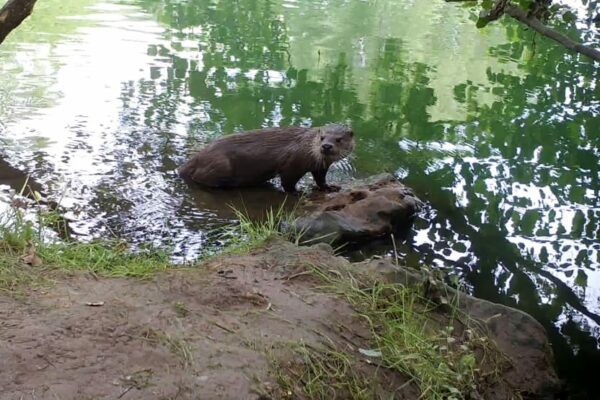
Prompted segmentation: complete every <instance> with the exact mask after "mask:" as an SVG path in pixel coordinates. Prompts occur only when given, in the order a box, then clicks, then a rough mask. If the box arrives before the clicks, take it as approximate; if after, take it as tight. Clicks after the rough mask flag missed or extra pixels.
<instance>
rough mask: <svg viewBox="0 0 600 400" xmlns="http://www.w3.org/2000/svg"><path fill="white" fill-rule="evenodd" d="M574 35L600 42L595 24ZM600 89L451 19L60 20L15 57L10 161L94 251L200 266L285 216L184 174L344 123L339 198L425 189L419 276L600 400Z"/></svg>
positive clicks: (157, 14) (571, 70) (78, 2)
mask: <svg viewBox="0 0 600 400" xmlns="http://www.w3.org/2000/svg"><path fill="white" fill-rule="evenodd" d="M589 3H590V4H589V5H588V6H590V7H591V6H592V5H591V4H592V3H593V2H589ZM582 7H583V6H582ZM569 34H570V35H572V36H574V37H580V38H582V40H584V41H586V42H587V43H592V44H594V43H595V44H596V45H598V43H600V36H599V34H598V31H597V30H596V29H594V28H593V27H590V26H588V25H587V24H586V23H585V21H583V20H581V21H580V22H579V23H578V25H577V27H574V28H570V30H569ZM598 85H599V82H598V68H597V66H594V64H593V63H591V62H590V61H588V60H586V59H582V58H580V57H577V56H574V55H573V54H571V53H567V52H566V51H565V50H564V49H562V48H559V47H556V46H554V45H553V44H552V43H549V42H548V41H547V40H544V39H542V38H540V37H539V36H534V35H533V34H532V33H531V32H530V31H528V30H525V29H522V28H521V27H520V26H518V25H517V24H511V23H504V22H502V23H496V24H492V26H490V27H488V28H486V29H485V30H483V31H478V30H477V29H476V28H475V26H474V22H473V20H472V16H471V15H470V13H469V11H468V8H464V7H461V6H460V5H457V4H447V3H445V2H443V1H442V0H439V1H418V2H417V1H411V0H403V1H384V0H381V1H377V0H370V1H353V2H350V1H340V0H337V1H324V0H322V1H302V2H300V1H293V0H286V1H260V0H259V1H251V0H239V1H235V2H218V1H203V0H195V1H189V2H182V1H164V0H163V1H158V0H155V1H154V0H128V1H114V0H109V1H105V2H103V1H96V0H72V1H69V2H61V1H58V0H47V1H44V2H39V4H38V5H37V6H36V9H35V11H34V15H33V16H32V17H31V18H30V19H29V20H28V21H27V22H26V23H25V24H24V25H23V26H22V27H21V28H19V30H17V31H15V32H14V33H13V34H12V35H11V36H9V39H8V40H7V42H5V43H4V44H3V45H2V46H0V144H1V145H2V148H1V150H0V157H2V158H3V159H4V160H5V161H6V162H8V163H9V164H10V166H11V167H12V168H17V169H19V170H21V171H23V172H24V173H26V174H31V175H32V177H34V178H35V179H36V180H37V181H38V182H40V183H41V184H42V185H44V188H45V191H46V192H47V193H49V194H50V195H51V196H54V197H55V198H59V197H62V198H63V200H62V204H63V205H65V206H66V207H67V208H68V209H69V212H68V217H69V218H71V219H73V220H74V222H73V224H72V227H73V229H74V230H75V232H77V233H78V234H79V235H80V236H81V237H84V238H85V237H93V236H109V235H113V234H114V235H119V236H124V237H127V238H129V239H130V240H132V241H133V242H134V243H141V242H153V243H156V244H165V243H168V244H170V245H173V246H174V247H175V249H176V251H177V253H178V254H179V255H180V256H181V257H182V258H185V257H190V256H193V255H195V254H197V253H198V252H199V251H202V250H203V249H206V248H207V247H209V246H212V245H214V244H215V243H218V238H216V237H215V235H214V232H215V228H218V227H221V226H223V225H227V224H229V223H231V222H232V221H234V220H235V215H234V214H233V213H232V211H231V210H230V209H229V207H228V204H234V205H236V206H237V207H238V208H245V209H247V210H248V211H249V212H251V213H258V212H260V210H262V209H264V207H265V206H267V205H269V206H270V205H275V206H276V205H278V204H280V203H281V202H282V201H283V198H284V196H283V195H282V194H281V193H280V192H277V191H276V190H272V189H265V188H258V189H251V190H244V191H241V192H238V191H231V192H219V191H201V190H194V189H190V188H188V187H187V186H186V185H185V184H183V183H182V182H180V181H179V180H178V179H177V177H176V174H175V169H176V168H177V166H178V165H180V164H181V163H182V162H183V161H184V160H185V159H186V157H187V156H189V155H190V154H192V153H193V152H194V150H195V149H197V148H199V147H200V146H202V145H203V144H204V143H206V142H208V141H210V140H212V139H214V138H216V137H219V136H221V135H223V134H226V133H230V132H233V131H240V130H246V129H253V128H257V127H261V126H263V127H266V126H276V125H321V124H324V123H327V122H349V123H351V124H352V126H353V128H354V130H355V132H356V133H357V135H358V138H357V140H358V142H357V149H356V152H355V156H354V157H353V158H352V160H350V162H349V163H345V164H340V165H337V166H336V167H334V168H333V170H332V171H331V179H332V180H334V181H341V182H343V181H347V180H350V179H353V178H360V177H364V176H368V175H371V174H375V173H380V172H382V171H389V172H393V173H395V174H396V175H397V176H398V177H400V178H402V179H403V180H404V181H405V183H406V184H408V185H409V186H411V187H413V188H414V189H415V190H416V192H417V193H418V194H419V196H420V197H421V198H423V199H425V200H426V201H427V202H428V207H427V209H426V210H424V212H423V215H422V216H421V218H420V219H419V220H418V221H417V222H416V225H415V227H414V229H413V230H412V231H411V233H410V234H409V236H408V238H406V240H404V241H402V242H401V243H398V246H399V247H398V250H399V252H400V253H402V256H403V260H404V261H405V262H406V263H407V264H410V265H413V264H418V263H428V264H432V265H435V266H437V267H439V268H442V269H444V270H445V271H446V272H447V273H448V275H449V277H450V279H452V280H458V281H460V282H461V283H462V284H463V285H464V286H465V287H466V288H467V289H469V290H470V291H471V292H472V293H473V294H474V295H476V296H480V297H483V298H487V299H490V300H493V301H496V302H500V303H504V304H508V305H512V306H515V307H517V308H520V309H523V310H525V311H527V312H529V313H531V314H532V315H533V316H534V317H535V318H537V319H538V320H539V321H540V322H541V323H542V324H543V325H544V327H545V328H546V329H547V331H548V333H549V336H550V338H551V340H552V344H553V349H554V352H555V356H556V359H557V362H558V368H559V372H560V374H561V376H562V377H563V378H564V379H566V380H567V381H568V382H569V383H570V385H571V387H572V388H573V390H575V391H576V392H579V393H580V394H579V396H580V397H581V398H588V397H586V395H585V393H586V392H590V393H591V391H592V389H594V388H595V387H596V385H595V378H596V374H597V371H598V370H600V369H599V368H600V351H599V338H600V240H599V239H600V225H599V222H598V221H599V217H600V200H599V198H600V197H599V196H598V194H599V193H598V192H599V190H600V184H599V180H600V171H599V158H600V150H599V149H600V133H599V132H600V118H599V114H600V100H599V96H598V95H599V91H600V88H599V87H598ZM7 168H8V167H7V166H6V165H4V164H3V163H0V169H1V171H0V177H2V176H3V175H2V172H8V169H7ZM13 176H14V175H13ZM2 184H4V185H2ZM9 184H10V185H11V186H12V187H13V188H17V187H18V185H19V182H17V180H16V179H14V178H13V179H11V180H7V179H4V180H3V181H2V182H0V202H1V201H2V200H1V199H7V198H8V197H9V195H10V193H9V192H10V191H11V190H12V189H9V187H8V185H9ZM303 184H304V185H307V184H309V181H304V182H303ZM391 248H392V247H391V245H390V241H389V240H387V239H386V240H385V241H382V242H381V243H377V244H374V245H372V246H370V247H369V248H365V249H363V250H362V251H361V252H360V253H354V254H350V256H352V257H360V256H364V255H368V254H371V253H381V252H389V251H391ZM591 396H592V395H591V394H590V395H589V398H592V397H591Z"/></svg>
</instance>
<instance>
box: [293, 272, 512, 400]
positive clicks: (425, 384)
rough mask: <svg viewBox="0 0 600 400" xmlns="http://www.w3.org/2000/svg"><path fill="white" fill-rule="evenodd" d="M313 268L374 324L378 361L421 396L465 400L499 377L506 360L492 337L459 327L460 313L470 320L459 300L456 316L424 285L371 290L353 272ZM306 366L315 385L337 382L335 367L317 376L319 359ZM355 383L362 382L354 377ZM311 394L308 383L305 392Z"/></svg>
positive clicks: (380, 285) (383, 286) (377, 286)
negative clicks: (445, 312) (441, 309)
mask: <svg viewBox="0 0 600 400" xmlns="http://www.w3.org/2000/svg"><path fill="white" fill-rule="evenodd" d="M313 271H314V273H315V274H316V275H317V276H319V277H320V278H322V279H323V281H324V282H325V283H326V285H327V287H326V288H327V290H330V291H334V292H336V293H337V294H338V295H340V296H342V297H344V298H346V299H347V301H349V302H350V303H351V304H352V305H353V306H354V308H355V309H356V310H357V312H358V313H359V314H360V315H361V316H362V317H363V318H364V319H365V320H366V321H367V322H368V324H369V325H370V327H371V332H372V337H373V343H372V345H371V347H372V349H370V350H369V351H372V352H373V353H375V354H376V359H377V365H380V366H381V367H384V368H386V369H388V370H392V371H396V372H399V373H401V374H403V375H404V376H406V377H407V378H408V381H409V382H412V383H414V384H415V385H416V386H417V387H418V388H419V391H420V393H421V395H420V397H419V398H421V399H432V400H442V399H456V400H458V399H465V398H469V397H470V396H472V395H473V394H476V393H480V392H482V390H484V389H485V388H484V387H483V386H487V385H489V384H490V383H492V384H493V381H494V380H496V379H499V376H500V374H499V371H498V369H499V368H500V364H501V362H502V360H503V359H502V356H501V354H500V353H499V351H498V350H497V348H496V347H495V346H494V345H493V343H492V342H491V341H490V340H489V339H488V338H487V336H485V335H481V334H477V333H476V332H477V330H475V329H470V328H466V329H463V330H462V331H461V332H460V333H458V332H455V331H454V329H455V325H457V320H456V318H458V316H459V315H460V317H461V318H464V319H465V320H468V317H467V316H465V315H462V314H461V312H460V311H459V310H458V304H450V305H449V307H451V312H450V313H449V314H450V318H448V317H443V318H442V317H440V314H438V313H437V312H436V311H435V309H436V308H437V307H438V306H437V305H436V304H433V303H432V302H430V301H429V300H428V299H426V298H424V297H422V296H421V294H420V293H421V292H422V290H421V288H419V287H407V286H402V285H394V284H383V283H374V284H372V285H371V286H370V287H367V288H365V285H362V284H360V283H359V282H358V281H357V279H356V278H355V277H353V276H346V277H344V276H342V275H341V274H340V273H339V272H336V271H327V270H324V269H322V268H319V267H313ZM461 324H464V322H462V321H461ZM311 357H313V358H314V357H315V355H312V356H311ZM319 357H321V356H319ZM483 364H486V365H483ZM306 365H307V367H305V372H304V374H308V376H309V377H312V378H311V379H312V381H311V382H312V383H311V385H312V386H313V387H315V385H320V384H323V385H325V386H331V384H330V382H331V380H332V379H334V380H335V376H332V374H331V371H329V372H328V369H327V368H321V367H319V370H320V371H321V373H320V374H316V373H315V372H311V371H312V370H313V369H314V365H315V364H314V363H313V364H308V363H307V364H306ZM484 371H485V372H484ZM315 380H317V381H320V383H317V382H314V381H315ZM328 382H329V383H328ZM352 382H356V379H355V378H353V377H351V378H350V383H352ZM352 385H354V384H353V383H352ZM356 393H357V394H356V396H354V395H353V396H352V397H349V398H357V399H358V398H362V397H361V396H360V395H359V394H360V393H362V392H356ZM309 394H310V387H308V386H306V384H305V387H304V395H305V396H307V395H309ZM309 398H310V396H309Z"/></svg>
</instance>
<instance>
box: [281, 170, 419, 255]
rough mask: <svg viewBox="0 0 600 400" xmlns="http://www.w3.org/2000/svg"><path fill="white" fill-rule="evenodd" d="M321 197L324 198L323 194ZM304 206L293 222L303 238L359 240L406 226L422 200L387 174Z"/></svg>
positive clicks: (409, 223) (410, 221) (353, 185)
mask: <svg viewBox="0 0 600 400" xmlns="http://www.w3.org/2000/svg"><path fill="white" fill-rule="evenodd" d="M323 197H324V198H323ZM323 197H321V198H317V199H314V200H313V202H312V204H309V205H307V206H305V208H304V210H301V214H302V212H304V215H302V216H301V217H300V218H298V219H297V220H296V221H295V222H294V226H293V229H294V230H295V232H299V233H301V235H302V236H301V239H302V242H309V243H314V242H327V243H340V242H358V241H363V240H368V239H373V238H378V237H381V236H385V235H389V234H392V233H394V232H397V231H399V230H401V229H402V228H408V227H410V225H411V224H412V219H413V217H414V215H415V213H416V212H417V210H418V208H419V206H420V204H421V201H420V200H419V199H418V198H417V197H416V196H415V195H414V194H413V192H412V190H410V189H409V188H407V187H406V186H404V185H403V184H402V183H400V182H398V180H397V179H396V178H395V177H394V176H393V175H390V174H381V175H376V176H373V177H371V178H368V179H366V180H363V181H357V182H355V183H353V184H352V185H350V186H349V187H347V188H345V189H344V190H342V191H341V192H338V193H329V194H326V195H324V196H323Z"/></svg>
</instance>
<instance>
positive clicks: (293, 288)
mask: <svg viewBox="0 0 600 400" xmlns="http://www.w3.org/2000/svg"><path fill="white" fill-rule="evenodd" d="M311 266H313V267H314V266H321V267H322V268H323V270H324V271H337V272H335V274H334V275H336V276H337V275H339V276H340V277H341V276H343V275H345V274H348V273H352V274H356V276H359V275H362V272H361V271H359V269H358V267H359V266H358V265H357V264H351V263H349V262H348V261H346V260H345V259H343V258H339V257H334V256H333V255H332V252H331V248H329V247H328V246H326V245H318V246H314V247H297V246H295V245H292V244H290V243H288V242H284V241H280V240H277V241H274V242H271V243H269V244H268V245H266V246H265V247H264V248H260V249H257V250H254V251H251V252H250V253H249V254H243V255H229V256H221V257H217V258H214V259H211V260H209V261H207V262H205V263H204V264H202V265H200V266H198V268H189V269H176V270H171V271H168V272H165V273H160V274H157V275H155V276H154V277H153V278H152V279H150V280H145V281H141V280H134V279H108V278H98V277H95V276H92V275H86V274H76V275H74V276H69V277H58V278H57V281H56V284H55V285H53V286H51V287H48V288H46V289H43V290H42V289H40V290H32V289H24V292H22V293H21V294H20V295H19V296H16V297H15V296H14V295H11V296H8V295H0V339H1V340H2V342H3V346H2V347H1V348H0V359H1V360H2V365H3V368H2V369H1V370H0V387H2V388H3V391H2V393H1V394H0V399H17V398H18V399H20V398H23V399H28V398H32V399H33V398H35V399H54V398H61V399H75V398H77V399H81V398H94V399H115V398H124V399H127V398H144V399H175V398H177V399H197V398H206V399H282V398H307V397H306V393H305V392H303V387H304V386H303V385H305V382H303V381H302V379H298V380H297V382H295V383H293V384H289V382H290V380H289V379H288V380H286V379H285V378H286V377H288V378H289V377H290V376H291V377H294V375H293V374H294V373H295V372H294V371H299V370H302V369H303V368H306V358H302V357H300V358H299V353H298V348H302V349H310V351H312V352H315V353H316V354H324V352H335V354H343V355H344V360H347V361H346V362H347V363H348V364H347V365H349V367H348V368H349V370H351V371H353V374H357V375H359V376H361V377H368V380H369V382H370V385H369V389H368V390H370V392H369V393H370V396H371V397H369V398H383V397H385V398H390V396H393V398H397V399H402V398H405V399H414V398H417V397H418V396H419V388H418V385H417V384H416V383H415V382H414V381H412V380H411V379H409V378H407V376H405V375H403V374H401V373H398V372H397V371H394V370H393V369H390V368H383V367H381V366H378V365H377V359H376V358H375V359H374V358H372V354H371V355H370V356H367V355H365V354H364V351H362V350H361V349H363V350H364V349H372V347H373V343H374V341H373V339H374V338H373V331H372V329H371V327H370V325H369V324H368V321H367V320H366V319H365V318H364V317H363V316H362V315H361V314H360V313H359V312H358V311H357V309H356V308H355V307H353V306H351V305H350V303H348V301H346V300H344V298H343V296H339V295H336V294H334V293H332V292H331V291H329V290H326V289H324V288H323V286H324V285H323V281H322V280H321V279H319V278H317V277H316V276H315V275H314V274H313V273H311V269H310V268H311ZM361 268H362V269H363V270H364V272H366V273H367V274H366V275H365V277H368V276H371V277H372V276H383V277H385V276H388V277H389V276H390V275H389V271H390V270H389V268H387V269H386V271H387V272H385V271H384V273H383V275H381V274H380V273H379V272H373V271H379V270H381V269H380V268H378V267H372V268H365V267H364V265H363V266H362V267H361ZM392 272H393V273H397V272H398V271H395V270H394V271H392ZM373 273H375V275H372V274H373ZM377 279H379V278H377ZM365 282H367V281H365ZM501 310H502V309H501ZM501 310H500V313H502V311H501ZM491 312H493V313H498V309H495V310H492V311H491ZM432 315H433V316H435V318H434V319H438V321H437V322H436V323H438V324H441V325H444V324H445V322H444V318H446V317H444V315H445V314H444V312H443V310H441V308H440V311H439V312H438V311H434V313H433V314H432ZM481 317H482V318H483V317H484V315H481ZM490 317H493V315H491V316H490ZM529 318H530V317H529ZM492 319H494V318H492ZM519 323H520V324H521V326H524V325H523V324H530V323H531V321H529V319H528V318H524V319H523V321H520V322H519ZM534 328H535V326H534ZM464 331H465V329H464V327H463V328H460V327H457V329H456V331H455V332H456V333H455V335H456V339H455V340H456V341H457V342H460V341H461V340H462V338H463V337H464V335H463V334H464ZM492 333H493V332H492ZM504 333H506V332H504ZM492 339H493V338H492ZM540 340H541V341H542V342H543V341H544V340H545V336H543V335H542V337H541V338H540ZM520 346H521V347H518V346H517V347H513V350H518V351H522V350H523V348H524V347H526V346H528V343H526V342H523V343H520ZM502 350H503V351H504V354H505V355H506V357H507V358H506V360H507V361H506V362H503V363H500V364H496V365H495V366H494V368H495V370H494V373H498V374H500V378H499V379H493V382H491V381H490V383H489V385H488V386H482V388H481V392H480V393H479V394H477V393H472V394H465V397H469V396H471V398H486V399H493V398H510V396H514V395H517V394H522V395H527V396H529V397H533V398H535V397H540V396H542V395H548V394H549V391H548V389H549V388H552V387H554V385H555V384H556V377H555V375H554V372H553V370H552V367H551V365H549V364H548V363H543V362H538V363H537V364H536V365H535V368H536V370H535V371H532V370H531V368H530V367H531V365H530V364H523V366H524V367H526V368H522V367H521V364H520V361H522V360H519V364H517V363H515V362H513V361H512V360H513V357H514V356H516V355H515V354H510V353H506V351H507V350H510V349H509V348H507V347H505V348H503V349H502ZM541 351H543V353H539V354H538V355H537V356H536V357H541V358H539V360H546V361H547V360H549V359H550V358H549V357H551V355H550V353H549V352H548V350H547V347H544V346H543V343H542V349H541ZM515 360H517V359H515ZM536 360H538V359H536ZM534 361H535V360H534ZM536 362H537V361H536ZM515 373H517V374H520V375H522V378H523V379H521V380H520V381H515V380H514V379H513V380H512V381H511V380H508V379H505V378H510V377H511V376H513V375H511V374H515ZM490 379H491V378H490ZM536 379H537V382H535V383H532V382H533V380H536ZM282 382H288V384H286V385H283V384H282ZM523 382H526V384H525V383H523ZM519 385H520V386H519ZM344 390H346V389H344V388H342V389H339V392H338V394H337V396H338V397H337V398H350V397H347V392H344ZM344 393H346V395H344ZM328 398H336V397H335V396H333V397H328Z"/></svg>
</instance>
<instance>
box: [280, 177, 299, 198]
mask: <svg viewBox="0 0 600 400" xmlns="http://www.w3.org/2000/svg"><path fill="white" fill-rule="evenodd" d="M300 178H302V175H291V174H283V175H281V186H283V190H285V191H286V193H290V194H298V191H297V190H296V184H297V183H298V181H299V180H300Z"/></svg>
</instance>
